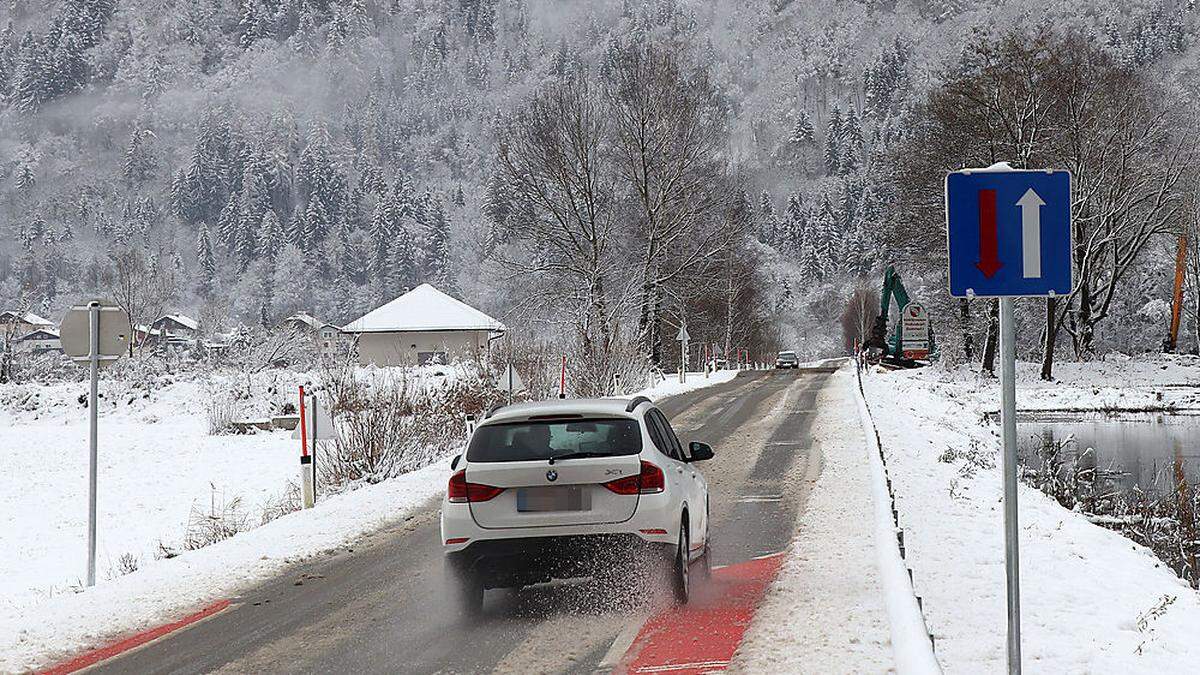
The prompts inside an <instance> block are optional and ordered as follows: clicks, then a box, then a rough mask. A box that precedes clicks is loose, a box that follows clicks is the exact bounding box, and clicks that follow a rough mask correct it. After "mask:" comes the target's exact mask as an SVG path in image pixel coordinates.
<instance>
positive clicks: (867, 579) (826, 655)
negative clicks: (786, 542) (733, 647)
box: [733, 368, 893, 673]
mask: <svg viewBox="0 0 1200 675" xmlns="http://www.w3.org/2000/svg"><path fill="white" fill-rule="evenodd" d="M855 386H856V384H855V379H854V371H853V370H852V369H849V368H843V369H842V370H840V371H838V372H837V373H835V374H834V375H833V376H831V378H830V380H829V382H828V384H827V385H826V386H825V388H824V389H823V390H822V391H821V393H820V394H819V395H818V397H817V412H816V417H815V420H814V422H813V426H812V431H811V434H812V439H813V446H814V447H813V452H820V454H821V471H820V476H819V477H818V478H817V479H816V482H815V483H814V484H813V486H812V491H811V492H810V493H809V497H808V502H807V504H806V506H805V510H804V513H803V514H802V515H801V517H800V522H799V523H798V525H797V530H796V537H795V539H794V540H793V541H792V544H791V547H790V548H789V550H788V551H787V553H786V554H785V555H786V556H787V558H786V559H785V560H784V562H783V566H782V567H781V568H780V571H779V576H778V577H777V579H776V580H775V583H774V584H773V585H772V587H771V589H770V590H769V591H768V592H767V595H766V597H765V598H764V600H763V604H762V606H761V607H759V609H758V612H757V614H755V619H754V623H753V624H752V625H751V627H750V629H749V630H748V631H747V633H746V637H745V640H744V641H743V642H742V645H741V647H740V648H739V649H738V653H737V656H736V657H735V659H734V667H733V670H736V671H738V672H747V673H766V672H789V673H801V672H884V671H887V670H889V669H891V668H892V667H893V655H892V651H891V646H890V638H889V620H888V609H887V607H886V603H885V596H884V590H883V585H882V584H881V579H880V573H879V556H878V554H877V551H876V546H875V520H874V519H873V517H872V514H873V513H874V506H875V505H874V502H873V500H874V496H873V493H872V490H873V485H872V475H871V467H870V463H869V459H870V458H869V456H868V454H867V452H868V450H867V439H866V437H865V435H864V434H863V427H862V424H861V422H860V420H859V415H858V404H857V392H856V391H854V387H855ZM798 480H811V478H798ZM885 497H886V493H885ZM889 517H890V516H889Z"/></svg>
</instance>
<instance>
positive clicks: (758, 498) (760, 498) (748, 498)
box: [737, 495, 783, 502]
mask: <svg viewBox="0 0 1200 675" xmlns="http://www.w3.org/2000/svg"><path fill="white" fill-rule="evenodd" d="M737 501H739V502H778V501H783V495H742V496H741V497H738V498H737Z"/></svg>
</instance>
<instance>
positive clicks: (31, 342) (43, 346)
mask: <svg viewBox="0 0 1200 675" xmlns="http://www.w3.org/2000/svg"><path fill="white" fill-rule="evenodd" d="M13 350H14V351H19V352H28V353H30V354H43V353H46V352H61V351H62V342H60V341H59V338H58V331H56V330H54V329H53V328H38V329H36V330H34V331H33V332H30V333H26V334H25V335H22V336H21V337H19V338H17V339H16V340H14V344H13Z"/></svg>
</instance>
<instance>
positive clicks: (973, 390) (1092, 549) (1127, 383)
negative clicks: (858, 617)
mask: <svg viewBox="0 0 1200 675" xmlns="http://www.w3.org/2000/svg"><path fill="white" fill-rule="evenodd" d="M1055 374H1056V376H1057V377H1058V378H1059V381H1058V382H1056V383H1044V382H1041V381H1039V380H1037V367H1036V365H1035V364H1026V363H1023V364H1019V382H1018V392H1017V402H1018V407H1020V408H1023V409H1024V408H1037V409H1053V408H1075V409H1083V408H1093V409H1111V408H1114V407H1139V406H1143V407H1144V406H1162V405H1168V406H1172V407H1179V408H1182V407H1187V406H1189V405H1190V406H1193V407H1194V406H1195V405H1196V402H1197V393H1196V389H1195V383H1197V382H1200V360H1197V359H1195V358H1190V357H1171V358H1167V357H1160V358H1156V359H1154V360H1137V361H1134V360H1128V359H1124V358H1120V359H1111V360H1105V361H1101V362H1097V363H1090V364H1073V363H1072V364H1060V365H1058V366H1056V372H1055ZM1181 385H1182V386H1181ZM865 386H866V392H867V400H868V401H869V403H870V406H871V412H872V414H873V416H874V419H875V423H876V425H877V426H878V428H879V431H880V435H881V438H882V441H883V446H884V451H885V453H886V454H887V457H888V468H889V471H890V474H891V477H892V480H893V483H894V486H895V491H896V505H897V509H898V510H899V513H900V524H901V526H902V527H903V528H904V530H905V543H906V545H907V548H908V553H909V556H908V561H909V563H910V564H911V565H912V567H913V571H914V579H915V586H916V591H917V593H918V594H919V595H921V596H922V597H923V599H924V609H925V616H926V620H927V621H928V623H929V627H930V630H931V631H932V632H933V633H934V635H935V637H936V646H937V655H938V659H939V661H940V662H941V664H942V666H943V668H944V669H945V670H946V671H947V672H950V673H979V672H1001V671H1003V669H1004V663H1005V629H1004V626H1005V600H1004V593H1005V584H1004V536H1003V529H1002V528H1003V523H1002V504H1001V502H1000V497H1001V481H1000V478H1001V476H1000V472H999V469H998V468H996V464H997V461H998V447H999V439H998V429H997V428H996V426H995V425H994V424H989V423H988V422H987V421H986V420H985V417H984V413H985V412H988V411H992V410H995V409H996V408H997V407H998V401H999V390H998V385H997V384H996V382H995V381H994V380H981V379H979V378H978V377H977V376H976V375H974V374H973V373H971V372H970V371H967V370H959V371H953V372H946V371H942V370H938V369H922V370H916V371H906V372H893V373H872V374H870V375H869V376H868V377H866V378H865ZM973 443H975V444H977V448H978V452H977V453H975V455H974V457H962V456H961V455H962V454H963V453H969V451H970V450H971V448H972V444H973ZM948 449H953V450H955V451H956V452H958V453H959V455H960V456H959V457H957V458H950V457H945V456H943V455H944V453H946V451H947V450H948ZM939 458H941V460H940V461H939ZM1019 505H1020V523H1021V541H1020V545H1021V562H1022V565H1021V591H1022V592H1021V602H1022V613H1023V614H1022V618H1023V650H1024V664H1025V667H1026V668H1027V669H1028V670H1029V671H1030V672H1053V673H1061V672H1072V673H1074V672H1181V671H1187V670H1194V669H1195V667H1196V664H1198V663H1200V641H1198V640H1197V639H1196V635H1197V634H1200V594H1198V593H1197V592H1196V591H1194V590H1192V589H1191V588H1189V587H1188V586H1187V585H1186V584H1185V583H1184V582H1183V581H1181V580H1180V579H1178V578H1177V577H1176V576H1175V574H1174V573H1173V572H1172V571H1171V570H1170V569H1168V568H1167V567H1166V566H1165V565H1164V564H1162V563H1161V562H1160V561H1159V560H1158V559H1157V558H1156V557H1155V556H1154V555H1153V554H1152V553H1151V552H1150V551H1149V550H1148V549H1146V548H1144V547H1141V546H1138V545H1136V544H1134V543H1133V542H1131V541H1130V540H1128V539H1126V538H1125V537H1123V536H1121V535H1120V534H1118V533H1116V532H1112V531H1109V530H1106V529H1104V528H1101V527H1099V526H1096V525H1093V524H1091V523H1089V522H1088V521H1087V520H1086V519H1084V518H1083V517H1082V516H1080V515H1078V514H1075V513H1073V512H1071V511H1068V510H1066V509H1064V508H1062V507H1061V506H1059V504H1058V503H1057V502H1055V501H1054V500H1053V499H1051V498H1049V497H1047V496H1045V495H1043V494H1042V493H1041V492H1039V491H1037V490H1035V489H1033V488H1030V487H1027V486H1024V485H1022V486H1021V487H1020V494H1019Z"/></svg>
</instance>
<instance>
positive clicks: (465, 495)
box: [446, 469, 504, 504]
mask: <svg viewBox="0 0 1200 675" xmlns="http://www.w3.org/2000/svg"><path fill="white" fill-rule="evenodd" d="M501 492H504V488H502V487H494V486H492V485H483V484H481V483H468V482H467V471H466V469H462V470H460V471H457V472H455V474H454V475H453V476H450V483H449V484H448V485H447V486H446V497H447V498H448V499H449V501H450V502H451V503H453V504H465V503H466V502H486V501H488V500H489V499H492V498H493V497H495V496H496V495H498V494H500V493H501Z"/></svg>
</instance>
